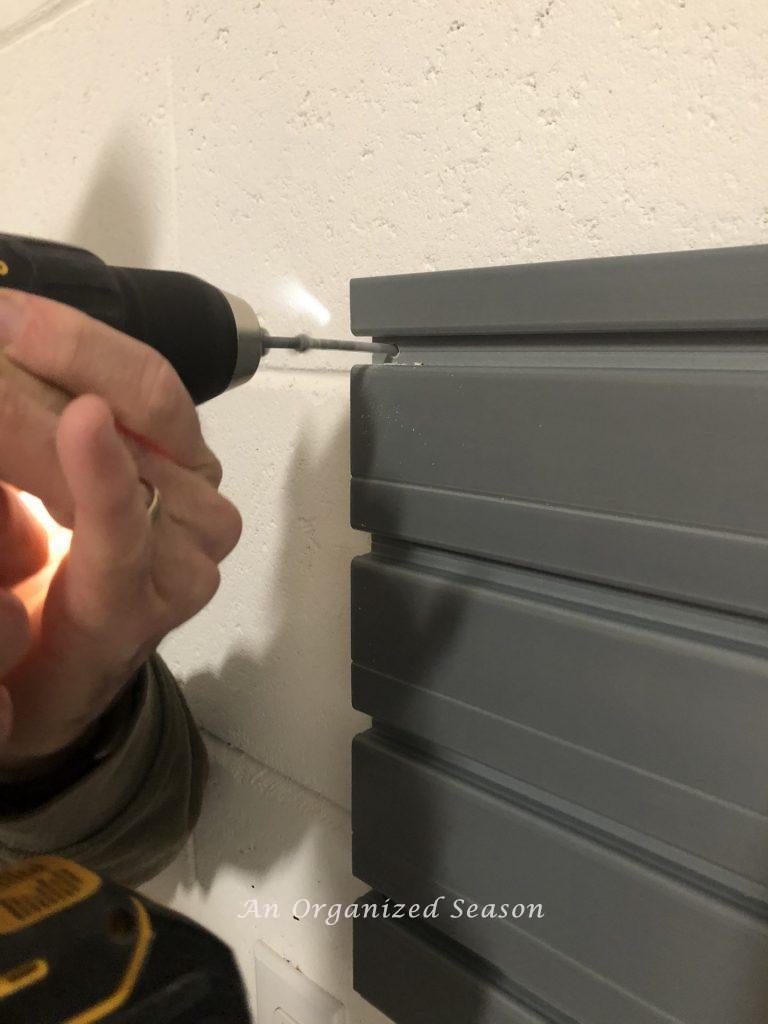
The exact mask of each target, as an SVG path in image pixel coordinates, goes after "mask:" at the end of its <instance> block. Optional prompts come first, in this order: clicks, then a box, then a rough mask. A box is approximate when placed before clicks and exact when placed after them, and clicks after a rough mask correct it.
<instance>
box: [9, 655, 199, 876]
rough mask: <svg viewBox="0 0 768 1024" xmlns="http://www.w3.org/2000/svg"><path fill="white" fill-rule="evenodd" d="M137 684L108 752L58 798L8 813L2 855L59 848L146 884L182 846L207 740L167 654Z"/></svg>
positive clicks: (195, 809) (193, 813)
mask: <svg viewBox="0 0 768 1024" xmlns="http://www.w3.org/2000/svg"><path fill="white" fill-rule="evenodd" d="M134 686H136V687H137V690H136V694H135V700H134V701H133V706H132V708H131V711H130V717H129V718H128V720H127V721H124V722H122V723H120V729H119V737H118V739H117V741H116V742H115V743H114V744H113V745H112V747H111V749H110V750H109V752H108V753H107V754H106V756H105V757H103V759H101V760H100V761H97V762H96V763H95V764H94V766H93V768H92V769H91V770H90V771H89V772H88V773H87V774H85V775H84V776H83V777H82V778H80V779H78V781H76V782H75V783H73V784H72V785H71V786H69V787H68V788H65V789H64V790H63V791H61V792H60V793H58V794H57V795H56V796H55V797H53V798H52V799H50V800H49V801H48V802H45V803H43V804H41V805H39V806H35V807H33V808H32V809H30V810H26V811H22V812H20V813H13V814H8V813H4V814H2V815H0V862H7V861H10V860H16V859H18V858H21V857H28V856H32V855H35V854H39V853H56V854H59V855H61V856H64V857H69V858H70V859H72V860H75V861H78V862H79V863H81V864H83V865H84V866H86V867H90V868H92V869H93V870H95V871H97V872H102V873H104V874H107V875H109V876H110V877H111V878H113V879H115V880H116V881H118V882H122V883H123V884H126V885H138V884H140V883H142V882H145V881H147V879H149V878H151V877H152V876H153V875H155V874H157V872H158V871H160V870H161V869H162V868H163V867H165V866H166V864H168V863H169V862H170V861H171V860H172V859H173V857H174V856H175V855H176V854H177V853H178V852H179V850H180V849H181V847H182V846H183V844H184V842H185V840H186V838H187V836H188V835H189V833H190V831H191V830H192V828H193V827H194V825H195V823H196V822H197V818H198V816H199V813H200V805H201V801H202V794H203V789H204V787H205V781H206V777H207V772H208V762H207V757H206V752H205V747H204V746H203V742H202V740H201V738H200V735H199V733H198V731H197V727H196V725H195V723H194V720H193V719H192V716H191V714H190V712H189V708H188V707H187V705H186V702H185V700H184V698H183V696H182V694H181V691H180V690H179V688H178V686H177V684H176V682H175V680H174V678H173V676H172V675H171V673H170V671H169V670H168V668H167V667H166V666H165V664H164V663H163V661H162V660H161V659H160V658H159V657H154V658H153V659H152V660H151V661H150V662H149V663H148V664H147V665H146V666H145V668H144V669H143V670H142V673H141V675H140V678H139V679H138V680H137V682H136V683H135V684H134Z"/></svg>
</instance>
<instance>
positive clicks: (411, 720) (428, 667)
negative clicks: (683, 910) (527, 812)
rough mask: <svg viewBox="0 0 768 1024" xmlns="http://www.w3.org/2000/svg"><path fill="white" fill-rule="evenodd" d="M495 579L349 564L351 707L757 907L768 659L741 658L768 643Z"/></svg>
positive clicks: (754, 634)
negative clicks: (572, 806)
mask: <svg viewBox="0 0 768 1024" xmlns="http://www.w3.org/2000/svg"><path fill="white" fill-rule="evenodd" d="M444 564H446V565H449V566H450V565H451V560H450V559H444ZM496 578H501V579H504V580H505V582H506V586H505V587H504V588H502V587H501V586H500V585H499V584H498V583H496V584H495V585H494V586H491V585H490V584H489V583H485V584H483V581H482V580H481V579H471V578H470V579H467V578H466V577H465V578H462V577H461V576H458V575H448V574H441V573H438V572H436V571H434V570H431V571H430V569H429V568H428V565H427V567H425V566H419V565H418V564H415V565H414V564H411V565H407V566H404V565H398V564H397V563H392V562H387V561H383V560H380V559H374V558H370V557H367V556H366V557H363V558H359V559H357V560H356V561H355V563H354V567H353V574H352V606H353V626H354V628H353V649H352V658H353V676H352V681H353V695H354V702H355V706H356V707H357V708H359V709H360V710H361V711H364V712H366V713H368V714H370V715H372V716H373V717H374V718H375V719H376V720H377V721H378V722H381V723H386V724H388V725H391V726H393V727H396V728H399V729H402V730H404V731H408V732H412V733H414V734H415V735H418V736H420V737H422V738H423V739H425V740H429V741H431V742H433V743H436V744H440V745H443V746H446V747H450V748H452V749H453V750H455V751H456V752H458V753H460V754H463V755H466V756H467V757H470V758H474V759H475V760H477V761H480V762H483V763H485V764H486V765H489V766H490V767H491V768H494V769H497V770H498V771H500V772H504V773H506V774H507V775H508V776H511V777H513V778H517V779H520V780H522V781H525V782H527V783H530V784H531V785H534V786H537V787H539V788H541V789H543V790H545V791H547V792H550V793H555V794H557V795H559V796H560V797H562V798H563V799H567V800H569V801H572V802H574V803H576V804H578V805H580V806H581V807H582V808H587V809H589V810H593V811H596V812H598V813H600V814H602V815H605V816H607V817H609V818H611V819H613V820H615V821H617V822H620V823H622V824H624V825H627V826H629V827H631V828H633V829H634V830H636V831H638V832H639V833H640V837H639V838H637V837H636V838H635V839H634V841H635V842H642V841H643V840H642V834H643V833H645V834H647V835H648V836H649V837H655V838H657V839H661V840H663V841H665V842H667V843H670V844H672V845H673V846H676V847H679V848H680V849H681V850H685V851H687V852H689V853H691V854H694V855H695V856H697V857H700V858H702V859H703V860H706V861H709V862H710V863H711V864H712V865H717V866H720V867H723V868H726V869H727V870H728V871H729V872H732V873H734V875H735V876H736V877H733V878H730V879H728V878H725V877H724V876H722V875H720V873H719V872H718V871H716V870H715V871H712V870H710V869H708V868H707V866H706V865H699V867H698V870H699V871H700V872H703V873H704V874H705V875H708V876H709V877H711V878H712V879H713V880H714V881H716V882H717V883H718V884H725V885H726V886H727V885H730V886H732V887H734V888H736V889H738V891H739V892H740V893H741V894H742V895H743V896H745V897H747V898H749V899H758V900H763V901H764V900H765V899H766V895H767V893H768V890H766V882H768V818H766V816H765V812H766V807H767V806H768V794H767V792H766V782H765V780H766V779H768V743H766V722H767V721H768V661H766V659H765V657H764V655H765V649H762V650H761V649H759V648H757V649H755V648H750V647H749V646H746V648H745V642H746V640H747V638H748V637H751V638H752V639H757V638H758V637H760V633H763V632H764V629H760V630H752V631H747V632H746V635H745V631H744V629H743V628H742V624H741V623H739V622H738V620H735V621H734V620H730V619H729V618H728V617H726V616H722V617H719V618H716V617H715V616H713V615H711V614H710V615H705V614H702V613H699V612H696V611H695V610H692V609H685V610H683V611H682V612H681V613H680V614H679V615H678V618H677V621H676V622H675V624H674V626H671V625H670V624H669V623H668V622H665V620H664V618H663V613H664V605H663V604H662V603H661V602H658V603H656V604H655V605H654V606H653V611H654V612H655V615H656V616H657V618H653V617H651V616H648V617H646V618H640V617H639V616H638V615H637V612H636V608H635V605H636V602H632V601H631V600H626V599H625V598H624V597H623V595H621V594H619V593H615V594H611V595H610V600H609V601H608V602H607V603H608V605H609V608H610V611H609V610H608V608H605V607H597V608H596V607H595V605H594V604H593V603H592V602H591V600H590V599H591V598H592V597H593V591H594V589H595V588H590V587H578V586H574V585H572V586H570V587H569V588H564V587H563V586H562V585H561V584H560V583H559V582H558V581H557V580H555V579H551V578H547V577H543V579H542V586H541V590H540V591H539V592H536V591H530V590H528V591H526V583H527V582H528V581H527V578H526V576H525V574H519V573H516V572H515V571H514V570H506V571H501V570H499V571H498V572H497V573H496ZM579 598H580V599H581V602H582V603H581V604H579V603H578V601H579ZM713 620H714V622H716V624H717V626H718V627H719V636H717V637H715V636H713V635H712V634H711V633H708V632H707V626H708V624H710V623H711V622H713ZM712 628H714V626H713V627H712ZM393 638H397V640H396V642H393ZM760 639H763V640H764V641H765V640H768V637H766V638H762V637H760ZM668 856H671V857H674V856H675V854H674V851H673V852H672V853H670V854H668ZM739 876H744V877H743V878H741V877H739Z"/></svg>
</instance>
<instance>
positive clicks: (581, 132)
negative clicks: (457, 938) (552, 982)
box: [0, 0, 768, 1024]
mask: <svg viewBox="0 0 768 1024" xmlns="http://www.w3.org/2000/svg"><path fill="white" fill-rule="evenodd" d="M0 61H1V62H2V68H3V72H4V76H3V80H4V90H3V96H2V98H1V99H0V152H2V155H3V187H2V198H3V203H2V216H1V217H0V227H2V229H3V230H8V231H13V230H17V231H24V232H28V233H36V234H41V235H50V236H55V237H60V238H64V239H69V240H72V241H76V242H80V243H83V244H85V245H89V246H91V247H93V248H95V249H96V250H97V251H98V252H100V253H101V254H102V255H104V256H105V257H107V258H109V259H113V260H118V261H121V262H124V263H128V264H131V263H134V264H142V265H154V266H162V265H168V266H179V267H183V268H184V269H188V270H192V271H195V272H198V273H200V274H202V275H203V276H208V277H210V278H211V279H212V280H214V281H216V282H217V283H218V284H220V285H221V286H223V287H225V288H227V289H228V290H230V291H234V292H238V293H240V294H242V295H243V296H244V297H245V298H247V299H249V300H250V301H251V302H252V303H253V304H254V305H255V306H256V308H257V309H258V310H259V311H260V312H261V313H262V314H263V316H264V320H265V323H266V324H267V326H268V327H270V328H271V329H273V330H274V331H277V332H284V331H289V330H293V329H311V330H320V329H321V330H322V331H323V332H325V333H329V334H330V333H333V334H339V335H342V336H348V306H347V282H348V279H349V277H350V276H354V275H367V274H383V273H397V272H409V271H420V270H430V269H446V268H450V267H461V266H473V265H474V266H484V265H491V264H499V263H507V262H521V261H528V260H539V259H560V258H575V257H588V256H598V255H611V254H618V253H632V252H643V251H652V250H678V249H686V248H692V247H706V246H720V245H731V244H734V245H735V244H745V243H753V242H761V241H766V240H767V239H768V199H766V194H765V187H764V182H765V175H764V167H765V164H766V159H768V122H766V119H765V117H764V96H765V94H766V86H767V85H768V81H767V80H768V7H766V5H765V4H764V3H763V2H762V0H739V2H738V3H736V2H728V0H725V2H723V0H617V2H613V3H608V4H606V3H603V2H598V0H579V2H577V3H565V2H564V0H521V2H519V3H516V4H507V3H502V2H500V0H476V2H473V3H471V4H469V3H466V2H465V0H414V2H412V3H407V4H406V3H393V2H389V3H387V2H380V3H376V4H369V3H354V2H352V0H349V2H344V0H336V2H333V0H261V2H258V0H227V2H224V0H195V2H193V0H190V2H177V0H172V2H171V0H167V2H162V0H131V2H128V0H84V2H82V0H60V2H48V3H43V4H36V3H35V0H22V2H19V0H0ZM354 361H355V357H353V356H349V355H333V354H326V355H311V356H310V355H307V356H304V357H299V356H296V355H292V354H285V355H278V354H276V355H274V356H270V357H269V360H268V361H265V365H264V368H263V369H262V370H261V371H260V373H259V375H258V377H257V378H256V380H254V381H253V382H252V383H251V384H250V385H249V386H248V387H246V388H244V389H242V390H240V391H239V392H236V393H233V394H232V395H229V396H227V397H225V398H223V399H221V400H220V401H218V402H217V403H215V404H214V405H212V406H211V407H210V408H208V409H205V410H204V411H203V418H204V421H205V425H206V428H207V431H208V433H209V435H210V438H211V440H212V442H213V444H214V446H215V447H216V448H217V449H218V451H219V453H220V454H221V456H222V459H223V461H224V464H225V468H226V477H225V484H224V486H225V489H226V491H227V493H228V494H230V495H231V496H232V497H233V498H234V499H235V500H236V501H237V502H238V504H239V505H240V507H241V509H242V510H243V513H244V516H245V522H246V527H245V533H244V536H243V541H242V544H241V546H240V548H239V550H238V551H237V553H236V554H235V555H234V556H233V557H232V558H231V559H230V561H229V562H228V564H227V565H226V567H225V570H224V582H223V585H222V588H221V591H220V593H219V595H218V596H217V598H216V599H215V601H214V602H213V603H212V605H211V606H210V607H209V608H208V609H207V610H206V611H205V612H204V613H203V614H202V615H200V616H199V617H198V618H197V619H196V620H195V621H194V622H193V623H191V624H189V625H188V626H186V627H185V628H183V629H182V630H180V631H179V632H178V633H177V634H176V635H175V636H174V637H172V638H170V640H169V641H168V642H167V643H166V644H165V645H164V651H165V654H166V656H167V657H168V659H169V661H170V663H171V664H172V666H173V667H174V669H175V670H176V671H177V673H178V674H179V676H180V678H181V679H182V680H183V681H184V682H185V685H186V687H187V692H188V694H189V698H190V701H191V703H192V705H193V707H194V709H195V711H196V713H197V715H198V717H199V719H200V721H201V722H202V724H203V726H204V728H205V729H206V731H207V734H208V736H209V739H210V745H211V751H212V755H213V761H214V769H213V778H212V784H211V789H210V792H209V796H208V800H207V803H206V807H205V812H204V815H203V819H202V822H201V824H200V828H199V830H198V833H197V835H196V837H195V841H194V845H193V846H192V847H190V849H189V851H188V854H187V856H185V857H184V858H180V860H179V862H178V864H177V865H175V866H174V867H173V869H171V870H170V871H168V872H166V873H165V875H164V876H163V878H162V879H161V880H160V881H159V882H158V883H157V884H156V886H155V891H156V892H158V893H160V894H161V895H164V896H165V897H167V898H169V899H171V900H172V902H174V903H175V905H177V906H178V907H179V908H181V909H183V910H186V911H187V912H191V913H193V914H196V915H198V916H199V917H200V918H201V919H202V920H205V921H206V922H208V923H210V924H211V925H212V926H214V927H215V928H216V929H217V930H218V931H219V932H220V933H221V934H222V935H224V936H225V937H227V938H228V939H229V940H230V941H231V942H232V943H233V944H234V945H235V946H236V948H237V950H238V953H239V955H240V957H241V961H242V963H243V965H244V967H245V968H246V972H247V976H248V980H249V984H252V950H253V948H254V947H255V944H256V942H257V941H258V940H259V939H264V940H265V941H267V942H268V943H269V944H270V945H272V947H273V948H274V949H276V950H277V951H278V952H280V953H283V954H284V955H286V956H288V957H290V958H291V959H293V960H294V961H295V962H296V963H298V964H299V966H300V967H301V968H302V970H304V971H305V972H306V973H307V974H309V975H310V976H311V977H313V978H315V979H316V980H317V981H318V982H319V983H320V984H322V985H324V986H325V987H326V988H328V989H329V990H330V991H332V992H333V993H334V995H336V996H337V997H338V998H340V999H342V1000H343V1001H344V1002H345V1003H346V1004H347V1006H348V1008H349V1015H350V1021H351V1022H352V1024H373V1022H376V1021H381V1020H382V1018H381V1017H380V1015H378V1014H377V1013H375V1012H374V1011H373V1010H372V1009H368V1008H367V1007H365V1006H364V1004H362V1002H361V1001H360V1000H358V999H357V998H356V997H354V996H353V995H352V994H351V992H350V976H351V966H350V929H349V927H348V923H343V924H339V925H337V926H335V927H334V926H327V925H325V924H323V923H322V922H319V923H317V922H314V921H308V920H303V921H298V922H297V921H294V920H293V916H292V914H291V912H290V911H291V907H292V904H293V901H294V900H295V899H298V898H301V897H308V898H310V899H315V900H318V901H319V902H336V901H347V900H349V899H352V898H353V897H354V896H355V895H356V894H357V893H359V892H360V891H361V887H360V886H358V885H357V884H356V883H354V882H353V881H352V879H351V875H350V869H349V854H348V842H349V818H348V804H349V796H348V787H349V767H348V766H349V742H350V739H351V736H352V735H353V734H354V733H355V732H356V731H358V730H359V729H360V728H361V727H362V725H363V723H364V720H363V719H362V718H361V716H359V715H356V714H355V713H353V712H352V711H351V710H350V707H349V696H348V687H349V682H348V654H349V651H348V601H349V597H348V563H349V560H350V558H351V557H352V556H353V555H354V554H356V553H358V552H360V551H363V550H365V548H366V538H365V537H362V536H358V535H356V534H354V533H352V532H351V531H350V529H349V528H348V526H347V520H348V507H347V506H348V497H347V495H348V484H347V477H348V440H347V427H348V422H347V419H348V412H347V394H348V368H349V366H350V365H351V364H352V363H353V362H354ZM250 898H259V899H262V900H266V901H268V902H274V901H279V902H280V904H281V910H282V917H281V918H280V919H279V920H271V919H267V920H264V919H257V918H254V917H249V916H246V917H245V918H240V917H239V915H240V914H241V913H243V910H244V902H245V901H246V900H247V899H250Z"/></svg>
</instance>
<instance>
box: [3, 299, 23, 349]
mask: <svg viewBox="0 0 768 1024" xmlns="http://www.w3.org/2000/svg"><path fill="white" fill-rule="evenodd" d="M26 319H27V303H26V301H25V299H24V298H23V297H22V296H21V295H9V294H8V293H7V292H3V291H2V290H1V289H0V348H5V347H6V346H8V345H12V344H13V343H14V341H17V340H18V339H19V338H20V337H21V333H22V331H23V330H24V323H25V321H26Z"/></svg>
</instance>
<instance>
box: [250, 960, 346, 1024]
mask: <svg viewBox="0 0 768 1024" xmlns="http://www.w3.org/2000/svg"><path fill="white" fill-rule="evenodd" d="M256 1012H257V1014H258V1024H346V1019H347V1015H346V1013H345V1011H344V1007H343V1005H342V1004H341V1003H340V1002H339V1001H338V1000H337V999H334V998H333V996H332V995H329V993H328V992H325V991H324V990H323V989H321V988H320V986H319V985H316V984H315V983H314V981H310V979H309V978H308V977H307V976H306V974H302V972H301V971H300V970H299V969H298V967H295V966H294V965H293V964H292V963H290V962H289V961H288V960H285V959H284V958H283V957H281V956H280V955H279V954H278V953H276V952H275V951H274V950H273V949H270V947H269V946H268V945H267V944H266V943H265V942H258V943H257V944H256Z"/></svg>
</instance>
